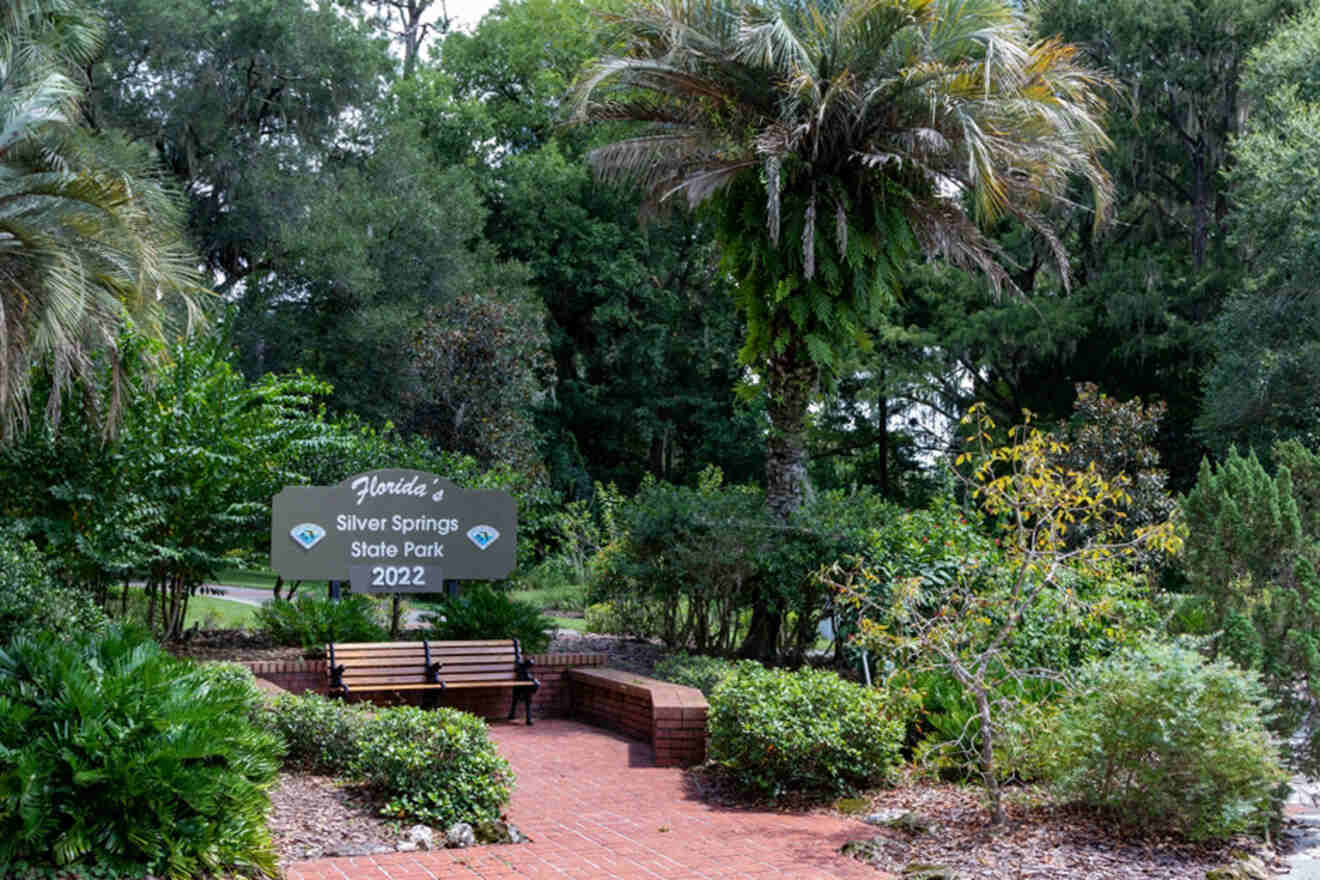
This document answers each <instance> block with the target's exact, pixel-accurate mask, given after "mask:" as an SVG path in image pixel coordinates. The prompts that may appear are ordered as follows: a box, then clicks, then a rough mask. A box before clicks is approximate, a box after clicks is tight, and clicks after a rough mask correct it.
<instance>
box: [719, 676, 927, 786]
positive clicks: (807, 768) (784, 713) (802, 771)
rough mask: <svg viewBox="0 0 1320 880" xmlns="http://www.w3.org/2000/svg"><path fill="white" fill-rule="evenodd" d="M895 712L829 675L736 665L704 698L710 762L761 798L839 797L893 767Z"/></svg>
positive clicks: (876, 695)
mask: <svg viewBox="0 0 1320 880" xmlns="http://www.w3.org/2000/svg"><path fill="white" fill-rule="evenodd" d="M900 714H901V713H899V712H895V711H892V707H891V706H890V705H889V704H888V702H887V701H886V699H885V697H884V695H883V694H882V692H881V691H878V690H875V689H872V688H865V687H862V686H861V685H857V684H853V683H852V682H848V681H844V680H843V679H842V678H840V677H839V676H838V675H836V674H834V673H833V672H827V671H824V670H817V669H802V670H799V671H797V672H788V671H785V670H779V669H765V668H763V667H762V666H760V665H759V664H756V663H750V662H745V663H740V664H738V667H737V668H736V669H735V670H734V672H733V674H732V675H730V676H729V677H727V678H726V679H724V681H723V682H722V683H721V684H720V685H719V686H718V687H716V688H715V690H714V691H713V692H712V693H711V695H710V757H711V759H712V760H713V761H714V762H715V763H717V764H719V765H720V766H721V767H723V768H725V769H726V770H727V771H729V773H730V774H731V776H732V777H733V779H734V780H735V781H736V782H737V783H738V784H739V785H741V786H742V787H743V788H745V789H748V790H750V791H752V792H755V793H758V794H761V795H768V796H770V797H778V796H779V795H782V794H784V793H786V792H790V791H800V792H808V793H828V794H836V793H840V792H845V791H849V790H851V789H854V788H856V787H859V786H864V785H867V784H869V783H872V782H874V781H876V780H878V779H880V778H882V777H883V776H884V775H885V773H886V771H887V770H888V769H889V767H890V766H891V765H892V764H893V763H894V762H895V760H896V759H897V757H898V751H899V746H900V744H901V743H902V738H903V718H902V717H899V716H900Z"/></svg>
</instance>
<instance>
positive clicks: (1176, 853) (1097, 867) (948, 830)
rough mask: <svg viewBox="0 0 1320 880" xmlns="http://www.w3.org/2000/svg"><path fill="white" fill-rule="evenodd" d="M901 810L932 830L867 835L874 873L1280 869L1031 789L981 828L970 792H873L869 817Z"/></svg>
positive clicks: (1165, 877) (1187, 877)
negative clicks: (1149, 831) (997, 821)
mask: <svg viewBox="0 0 1320 880" xmlns="http://www.w3.org/2000/svg"><path fill="white" fill-rule="evenodd" d="M885 809H889V810H892V809H905V810H910V811H911V812H913V813H915V814H917V815H918V816H920V817H922V818H923V819H926V820H927V821H929V822H931V823H933V825H934V828H933V829H932V830H931V831H930V832H929V833H925V834H919V835H909V834H906V833H904V832H902V831H900V830H897V829H889V828H877V829H875V837H873V839H875V840H876V841H877V842H878V843H880V844H881V845H880V846H879V847H877V851H878V853H879V855H880V857H879V858H878V859H877V860H876V862H875V864H876V867H878V868H882V869H885V870H889V871H894V872H896V873H897V872H898V871H900V870H901V869H902V868H903V867H904V866H905V865H908V864H911V863H913V862H925V863H936V864H940V865H947V866H949V867H951V868H954V869H955V870H956V871H957V873H958V875H959V876H960V877H963V878H967V880H973V878H978V880H979V878H995V880H1004V878H1009V880H1019V878H1021V880H1064V878H1083V877H1085V878H1106V880H1205V874H1206V871H1208V870H1209V869H1211V868H1215V867H1222V866H1224V865H1227V864H1231V863H1232V862H1233V861H1235V859H1236V858H1237V857H1238V855H1237V854H1240V853H1244V852H1245V853H1254V854H1256V855H1258V856H1260V857H1261V858H1262V860H1264V861H1265V862H1266V864H1269V865H1273V866H1276V867H1277V868H1278V870H1279V871H1281V872H1282V871H1284V870H1285V868H1284V865H1283V863H1282V861H1276V858H1275V855H1274V853H1273V852H1272V851H1270V850H1268V849H1267V848H1266V847H1265V846H1264V843H1263V842H1262V841H1260V840H1259V839H1255V838H1250V837H1245V836H1243V837H1238V838H1234V839H1231V840H1228V841H1225V842H1221V843H1200V844H1198V843H1189V842H1187V841H1185V840H1182V839H1180V838H1176V837H1169V836H1157V835H1144V836H1143V835H1140V834H1133V833H1131V832H1124V831H1123V830H1121V829H1119V828H1117V827H1116V826H1115V824H1114V822H1112V821H1110V820H1108V819H1106V818H1104V817H1102V816H1099V815H1096V814H1095V813H1093V812H1091V811H1089V810H1085V809H1079V808H1074V807H1066V806H1060V805H1058V804H1055V803H1053V802H1052V801H1051V800H1050V799H1049V798H1048V796H1047V795H1045V794H1044V793H1043V792H1041V791H1039V790H1036V789H1013V790H1010V791H1008V792H1006V796H1005V814H1006V821H1005V822H1004V824H1002V825H1000V826H999V827H993V826H991V825H990V821H989V820H990V815H989V812H988V811H987V810H986V808H985V805H984V801H983V800H982V798H981V793H980V791H979V789H975V788H962V787H958V786H953V785H932V784H910V785H904V786H902V787H900V788H896V789H893V790H890V791H882V792H876V793H874V794H873V796H872V798H871V810H872V811H878V810H885Z"/></svg>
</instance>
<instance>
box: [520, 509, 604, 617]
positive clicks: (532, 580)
mask: <svg viewBox="0 0 1320 880" xmlns="http://www.w3.org/2000/svg"><path fill="white" fill-rule="evenodd" d="M521 525H522V524H521V523H519V526H520V527H521ZM513 597H514V598H516V599H520V600H522V601H523V602H529V603H531V604H533V605H535V606H536V607H537V608H554V609H558V610H563V611H586V610H587V585H586V582H585V581H584V580H580V579H578V578H577V577H576V576H575V574H574V572H573V570H572V569H571V568H570V567H569V565H568V564H567V563H566V562H564V560H563V559H561V558H558V557H553V558H551V559H547V560H546V561H545V562H542V563H540V564H539V565H537V566H536V567H534V568H532V569H531V570H530V571H528V572H526V573H524V574H520V575H517V576H516V580H515V581H514V589H513Z"/></svg>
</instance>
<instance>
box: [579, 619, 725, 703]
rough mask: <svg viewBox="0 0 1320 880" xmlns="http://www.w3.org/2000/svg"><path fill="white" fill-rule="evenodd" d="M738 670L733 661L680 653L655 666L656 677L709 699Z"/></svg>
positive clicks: (669, 656)
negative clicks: (694, 691) (695, 690)
mask: <svg viewBox="0 0 1320 880" xmlns="http://www.w3.org/2000/svg"><path fill="white" fill-rule="evenodd" d="M593 632H594V630H593ZM737 668H738V667H737V664H736V663H734V662H733V661H731V660H725V659H723V658H720V657H706V656H703V655H701V654H687V653H684V652H681V651H680V652H679V653H677V654H670V655H668V656H666V657H665V658H664V659H663V660H661V661H660V662H659V663H657V664H656V665H655V677H656V678H658V679H661V680H662V681H672V682H674V683H675V684H685V685H687V686H688V687H694V688H696V689H697V690H699V691H701V692H702V693H703V694H705V695H706V696H707V697H709V696H710V695H711V694H712V693H713V692H714V691H715V688H716V687H718V686H719V684H720V682H722V681H724V679H726V678H728V677H729V676H730V675H731V674H733V672H734V670H735V669H737Z"/></svg>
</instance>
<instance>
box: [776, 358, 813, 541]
mask: <svg viewBox="0 0 1320 880" xmlns="http://www.w3.org/2000/svg"><path fill="white" fill-rule="evenodd" d="M768 366H769V370H768V371H767V376H766V382H767V388H766V391H767V392H768V393H767V396H768V397H769V399H770V440H769V443H768V448H767V450H766V452H767V454H766V461H765V494H766V503H767V504H768V505H769V507H770V512H771V513H773V514H774V515H775V518H776V519H778V520H779V521H780V522H788V520H789V518H790V517H791V516H792V515H793V514H794V513H796V512H797V511H798V510H799V509H800V508H801V507H802V505H803V504H804V503H805V502H806V500H807V494H808V492H809V491H810V485H809V482H808V479H807V405H808V404H809V403H810V402H811V392H812V390H813V389H814V388H815V387H816V378H817V376H818V370H817V367H816V365H815V364H814V363H812V361H811V358H810V357H809V356H808V355H807V352H806V349H805V347H804V346H803V345H802V344H801V343H800V342H793V343H792V344H791V345H789V347H788V348H787V349H786V350H785V351H784V352H783V353H782V354H776V355H772V356H771V357H770V362H769V364H768Z"/></svg>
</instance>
